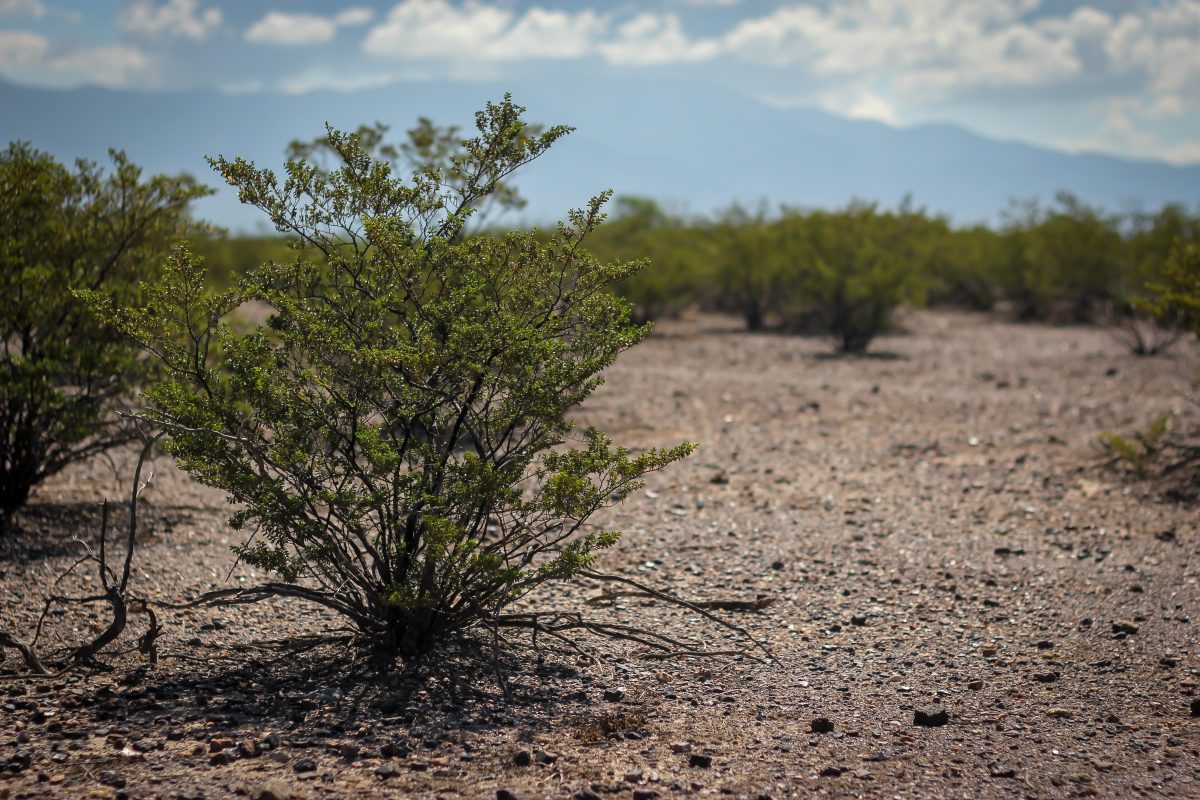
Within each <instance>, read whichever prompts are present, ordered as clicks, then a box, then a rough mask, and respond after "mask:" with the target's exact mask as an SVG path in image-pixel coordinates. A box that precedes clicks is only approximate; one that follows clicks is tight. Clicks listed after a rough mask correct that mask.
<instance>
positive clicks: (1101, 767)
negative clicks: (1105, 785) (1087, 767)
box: [1092, 759, 1116, 772]
mask: <svg viewBox="0 0 1200 800" xmlns="http://www.w3.org/2000/svg"><path fill="white" fill-rule="evenodd" d="M1092 766H1093V767H1095V768H1096V769H1097V770H1098V771H1100V772H1108V771H1109V770H1110V769H1112V768H1113V767H1114V766H1116V765H1115V764H1114V763H1113V762H1111V761H1103V760H1100V759H1097V760H1096V761H1093V762H1092Z"/></svg>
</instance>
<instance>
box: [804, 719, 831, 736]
mask: <svg viewBox="0 0 1200 800" xmlns="http://www.w3.org/2000/svg"><path fill="white" fill-rule="evenodd" d="M809 727H811V728H812V732H813V733H833V722H832V720H830V719H829V718H828V717H817V718H816V719H814V720H813V721H812V723H810V726H809Z"/></svg>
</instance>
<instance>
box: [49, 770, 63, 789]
mask: <svg viewBox="0 0 1200 800" xmlns="http://www.w3.org/2000/svg"><path fill="white" fill-rule="evenodd" d="M66 779H67V776H66V775H64V774H62V773H61V772H56V773H54V774H53V775H51V776H50V777H49V778H47V779H46V780H47V781H49V783H50V784H51V785H54V786H57V785H58V784H60V783H62V782H63V781H65V780H66Z"/></svg>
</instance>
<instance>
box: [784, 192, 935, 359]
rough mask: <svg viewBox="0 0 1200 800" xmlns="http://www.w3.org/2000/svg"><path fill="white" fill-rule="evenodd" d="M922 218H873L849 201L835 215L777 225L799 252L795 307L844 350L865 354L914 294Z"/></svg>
mask: <svg viewBox="0 0 1200 800" xmlns="http://www.w3.org/2000/svg"><path fill="white" fill-rule="evenodd" d="M920 219H921V217H919V216H918V215H914V214H912V213H910V212H908V211H907V210H904V209H902V210H901V211H900V212H898V213H895V214H893V213H879V212H878V211H877V210H876V207H875V206H874V205H866V204H854V205H851V206H849V207H847V208H846V209H844V210H841V211H837V212H813V213H810V214H806V215H797V214H790V215H787V216H785V217H784V218H783V220H782V221H781V227H782V228H783V230H784V236H785V241H791V242H793V244H792V246H791V247H790V248H789V249H791V250H792V251H793V252H796V253H798V254H799V256H798V261H797V264H796V273H795V274H796V278H795V279H794V280H795V285H796V286H797V288H798V292H797V295H796V302H798V306H797V308H798V310H799V311H800V312H801V313H802V314H803V315H804V316H805V317H807V318H809V319H810V320H816V321H817V323H818V324H819V326H820V330H822V331H823V332H825V333H828V334H830V335H832V336H833V337H834V339H835V341H836V342H837V346H838V349H839V350H840V351H842V352H845V353H862V352H865V351H866V349H867V346H868V345H869V344H870V343H871V340H872V339H874V338H875V336H877V335H878V334H879V333H881V332H883V331H884V330H886V329H887V327H888V325H889V323H890V320H891V314H892V311H893V310H895V308H896V307H897V306H898V305H900V303H902V302H903V301H905V300H906V299H909V298H910V297H912V296H914V293H915V292H916V291H917V284H916V281H915V276H916V262H915V258H916V254H915V250H914V244H915V242H916V241H917V237H916V236H915V235H913V234H914V231H913V230H912V228H913V226H914V225H915V224H917V221H918V220H920Z"/></svg>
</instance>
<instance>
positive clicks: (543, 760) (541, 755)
mask: <svg viewBox="0 0 1200 800" xmlns="http://www.w3.org/2000/svg"><path fill="white" fill-rule="evenodd" d="M555 761H558V755H557V754H556V753H547V752H546V751H545V750H538V751H537V752H536V753H534V754H533V763H535V764H553V763H554V762H555Z"/></svg>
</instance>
